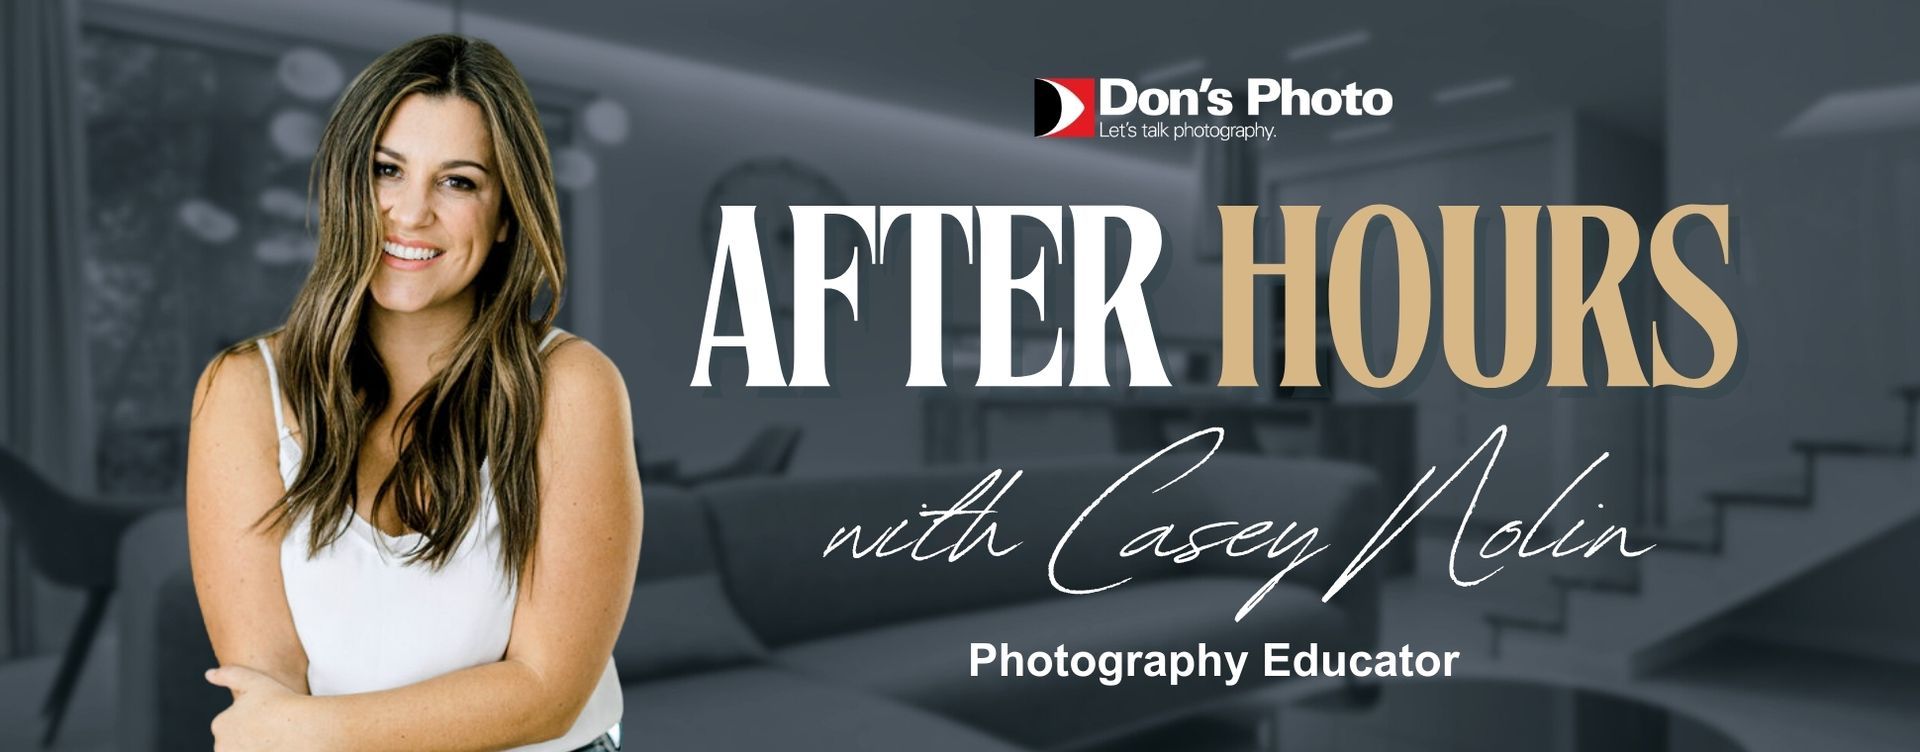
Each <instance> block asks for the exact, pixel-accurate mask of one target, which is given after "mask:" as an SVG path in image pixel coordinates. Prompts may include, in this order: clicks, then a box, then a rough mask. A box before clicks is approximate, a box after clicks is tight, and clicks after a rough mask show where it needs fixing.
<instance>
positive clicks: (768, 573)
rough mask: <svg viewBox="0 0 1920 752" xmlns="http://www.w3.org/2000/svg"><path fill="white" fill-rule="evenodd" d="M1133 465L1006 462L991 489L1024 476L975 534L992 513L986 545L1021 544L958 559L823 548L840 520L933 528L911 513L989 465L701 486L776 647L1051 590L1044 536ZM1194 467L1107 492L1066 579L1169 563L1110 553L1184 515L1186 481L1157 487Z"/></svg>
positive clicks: (974, 479) (908, 538) (734, 576)
mask: <svg viewBox="0 0 1920 752" xmlns="http://www.w3.org/2000/svg"><path fill="white" fill-rule="evenodd" d="M1139 461H1140V460H1139V459H1136V458H1099V459H1092V460H1084V459H1083V460H1067V461H1062V460H1055V461H1049V462H1035V463H1023V464H1022V465H1021V466H1018V467H1011V466H1010V467H1009V468H1007V472H1006V473H1005V475H1003V476H1002V477H1001V479H1000V487H1004V486H1005V485H1006V484H1007V483H1008V481H1009V479H1010V477H1011V476H1012V474H1013V472H1014V471H1015V470H1016V469H1017V470H1019V471H1020V473H1021V477H1020V478H1019V480H1018V481H1017V482H1015V483H1014V484H1013V487H1012V488H1011V489H1008V490H1006V492H1005V494H1004V495H1003V496H1001V497H1000V498H999V499H998V501H997V503H995V504H994V505H993V514H992V515H991V516H983V517H982V518H980V519H979V520H977V526H976V529H975V533H976V535H979V534H983V533H984V532H985V530H986V529H987V527H988V524H989V523H997V525H998V529H997V531H996V532H995V534H994V538H993V545H994V547H995V548H996V549H1005V548H1007V547H1008V546H1013V545H1015V544H1016V543H1017V544H1018V547H1017V548H1015V549H1014V550H1013V551H1012V552H1011V553H1009V554H1007V555H1005V556H990V555H988V554H987V553H986V544H985V543H984V542H982V543H979V544H978V545H977V546H976V547H975V548H974V550H972V551H971V552H970V553H969V554H967V555H966V556H964V557H963V558H961V559H959V560H958V561H949V560H948V557H946V556H945V555H941V556H937V557H935V558H932V559H929V560H926V561H916V560H914V559H913V558H910V557H909V556H908V555H907V554H904V553H902V554H896V555H892V556H887V557H882V558H874V557H871V556H869V557H865V558H860V559H855V558H854V557H853V556H852V555H851V554H850V553H849V549H850V546H842V547H840V548H839V549H837V550H835V551H834V552H833V553H832V554H830V555H826V556H823V555H822V553H823V552H825V551H826V549H827V544H828V543H829V541H831V540H833V538H834V537H835V535H836V533H837V532H838V531H840V530H841V529H842V528H846V529H849V530H850V529H852V528H853V527H854V526H859V527H860V528H861V534H862V537H861V539H860V543H861V545H862V546H863V547H864V546H868V545H871V544H872V543H873V542H874V540H875V537H876V536H877V535H879V534H881V533H883V532H885V531H887V530H888V529H889V528H891V527H894V526H896V525H899V524H900V523H901V522H902V521H903V520H907V521H909V523H908V525H907V526H906V528H905V529H903V530H902V531H901V532H900V533H898V534H897V535H896V537H895V538H894V539H893V540H892V542H891V543H892V544H893V545H900V544H911V543H912V542H913V541H914V539H915V538H917V537H918V536H920V535H921V533H922V531H924V530H926V529H927V527H928V526H929V523H928V522H927V521H926V520H924V519H922V518H921V517H919V515H920V513H921V512H923V511H925V510H929V509H931V510H941V509H947V508H950V507H951V506H953V504H954V503H955V502H956V501H957V500H959V499H961V498H963V497H965V496H967V495H968V493H969V491H971V490H972V489H973V488H974V487H975V485H976V484H978V483H980V482H981V480H982V479H983V478H984V477H985V476H986V475H987V474H988V473H989V472H990V471H992V470H993V469H994V468H992V467H986V466H975V467H953V468H949V467H943V468H935V469H927V470H918V471H913V472H896V473H887V474H872V475H859V476H848V477H819V478H783V479H774V480H760V481H741V482H735V483H727V484H720V485H716V486H714V487H712V488H710V489H706V491H705V493H706V495H707V498H708V499H709V501H710V502H711V506H712V510H713V515H714V532H715V535H716V537H717V539H718V541H719V555H720V559H721V570H722V573H723V574H724V575H725V577H726V579H727V587H728V590H729V592H730V594H731V595H732V596H733V598H734V604H735V606H737V607H738V608H739V609H740V613H741V616H743V617H744V618H745V619H746V620H747V623H748V624H749V625H750V626H751V627H752V628H753V630H754V632H755V633H757V634H759V635H760V637H761V639H763V640H765V641H766V642H767V644H768V645H773V646H778V645H785V644H790V643H794V642H798V641H802V640H808V639H814V638H820V637H826V636H829V635H834V634H839V633H842V632H846V631H848V630H853V629H863V628H867V627H872V626H876V625H880V624H887V623H892V622H899V621H905V620H909V619H916V618H924V617H929V616H938V615H941V614H948V613H958V612H963V611H969V610H972V609H977V608H984V607H991V606H997V605H1002V604H1007V603H1016V602H1020V601H1024V600H1032V599H1034V598H1041V597H1045V596H1047V595H1049V594H1052V593H1055V592H1056V591H1055V590H1054V589H1053V588H1052V586H1051V585H1050V584H1049V582H1048V579H1047V563H1048V559H1049V557H1050V556H1051V555H1052V553H1053V548H1054V545H1055V544H1056V542H1058V541H1059V540H1060V538H1061V537H1062V536H1063V535H1064V534H1065V533H1066V531H1067V529H1068V527H1069V526H1071V525H1072V524H1073V522H1074V520H1075V518H1077V517H1078V516H1079V515H1080V514H1081V512H1082V510H1084V509H1085V508H1086V507H1087V506H1088V505H1089V504H1090V503H1092V502H1093V501H1094V499H1096V498H1099V497H1100V494H1101V493H1102V492H1103V491H1105V490H1106V489H1107V487H1108V486H1109V485H1111V484H1113V483H1114V482H1115V481H1117V480H1119V479H1120V478H1121V477H1122V476H1123V475H1125V474H1126V472H1127V470H1129V469H1131V468H1132V467H1133V466H1134V465H1135V464H1136V463H1138V462H1139ZM1191 464H1192V460H1191V459H1187V460H1185V461H1180V462H1178V463H1177V466H1176V462H1175V461H1173V459H1172V458H1169V461H1168V462H1166V463H1165V464H1164V466H1158V465H1157V466H1155V467H1151V468H1147V469H1145V470H1142V471H1141V472H1140V473H1138V474H1136V475H1135V476H1133V477H1132V478H1130V479H1129V480H1128V481H1127V482H1126V483H1125V484H1123V485H1122V486H1121V487H1120V488H1119V489H1118V490H1116V491H1115V492H1114V493H1113V494H1112V495H1111V496H1109V497H1107V499H1106V500H1105V501H1103V502H1102V503H1101V505H1100V507H1099V508H1098V509H1097V510H1096V511H1095V513H1093V514H1091V515H1090V516H1088V517H1087V519H1086V520H1085V522H1084V523H1082V525H1081V526H1080V527H1079V528H1078V529H1077V530H1076V531H1075V532H1074V534H1073V537H1072V539H1071V540H1070V541H1069V544H1068V545H1067V547H1066V548H1065V551H1064V553H1063V554H1062V555H1061V557H1060V562H1059V567H1058V572H1059V575H1060V577H1061V578H1062V580H1063V581H1071V582H1075V583H1101V584H1104V583H1108V582H1113V581H1116V580H1119V579H1124V578H1127V577H1136V578H1152V577H1159V576H1164V575H1168V574H1171V573H1173V572H1174V571H1176V569H1177V568H1178V565H1176V564H1174V563H1173V562H1172V561H1171V560H1170V559H1167V558H1162V557H1153V556H1133V557H1122V556H1120V555H1119V553H1118V552H1119V550H1120V549H1121V547H1122V546H1123V545H1124V544H1126V542H1127V541H1129V540H1131V539H1133V538H1134V537H1135V536H1138V535H1140V534H1141V533H1143V532H1146V531H1147V530H1148V529H1149V528H1151V527H1153V526H1155V525H1161V524H1165V523H1166V522H1167V521H1168V520H1169V519H1178V518H1179V516H1180V515H1182V514H1183V513H1182V512H1180V511H1179V510H1180V509H1181V508H1183V507H1186V506H1191V505H1192V504H1193V503H1194V499H1192V498H1191V497H1192V496H1193V494H1194V492H1193V491H1192V490H1191V489H1193V488H1195V487H1194V486H1191V485H1190V484H1187V483H1185V482H1182V483H1179V484H1175V485H1174V486H1171V487H1169V488H1168V489H1167V490H1166V491H1164V492H1161V493H1158V494H1155V493H1154V492H1153V489H1155V488H1156V487H1158V486H1160V485H1162V484H1164V483H1166V482H1167V481H1168V480H1171V479H1172V478H1174V477H1176V476H1178V475H1179V473H1180V471H1182V470H1184V469H1186V467H1188V466H1190V465H1191ZM1202 471H1203V472H1204V468H1203V469H1202ZM1189 480H1190V479H1189ZM996 492H997V489H995V490H990V491H988V493H987V494H986V496H987V498H986V499H983V500H981V501H979V502H976V503H975V504H974V505H973V506H972V509H974V510H980V509H983V508H985V507H986V506H987V501H988V500H991V499H992V498H993V495H994V494H995V493H996ZM969 522H975V520H970V519H967V518H954V519H951V520H949V521H947V522H945V523H944V524H943V525H941V526H940V528H939V529H938V530H937V531H936V534H934V535H932V536H930V537H929V538H928V539H927V546H926V549H925V551H927V552H932V551H934V550H936V549H939V548H940V547H942V546H946V545H949V544H951V543H953V542H954V541H956V540H958V539H959V538H960V537H961V535H962V533H963V531H965V530H966V528H967V525H968V523H969Z"/></svg>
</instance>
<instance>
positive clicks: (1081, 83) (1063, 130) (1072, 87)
mask: <svg viewBox="0 0 1920 752" xmlns="http://www.w3.org/2000/svg"><path fill="white" fill-rule="evenodd" d="M1096 82H1097V79H1092V78H1036V79H1034V80H1033V135H1034V136H1035V137H1037V138H1092V137H1093V102H1094V100H1093V97H1094V93H1093V90H1094V87H1095V86H1096V85H1097V83H1096Z"/></svg>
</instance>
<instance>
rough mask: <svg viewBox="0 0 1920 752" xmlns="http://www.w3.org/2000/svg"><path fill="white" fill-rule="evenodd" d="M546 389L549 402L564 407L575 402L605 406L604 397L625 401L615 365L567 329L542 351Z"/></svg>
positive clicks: (605, 355) (591, 405) (604, 354)
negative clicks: (544, 355)
mask: <svg viewBox="0 0 1920 752" xmlns="http://www.w3.org/2000/svg"><path fill="white" fill-rule="evenodd" d="M546 390H547V397H548V400H549V404H553V405H555V406H556V407H560V408H562V409H565V408H566V407H567V406H570V405H575V404H579V405H582V406H590V407H589V409H595V408H597V409H604V408H606V407H608V406H609V405H608V403H607V400H618V401H619V402H620V403H621V404H623V405H624V404H625V403H626V401H627V387H626V381H625V379H624V378H623V377H622V376H621V375H620V368H619V366H616V365H614V362H613V359H612V358H609V357H607V354H606V353H604V352H602V351H601V350H600V348H598V347H595V346H594V344H593V343H592V342H588V341H587V340H586V339H585V338H583V337H580V336H579V335H576V334H573V333H571V332H564V333H561V334H560V335H558V336H557V337H556V338H555V340H554V342H553V344H552V345H551V346H549V347H548V348H547V351H546Z"/></svg>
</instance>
